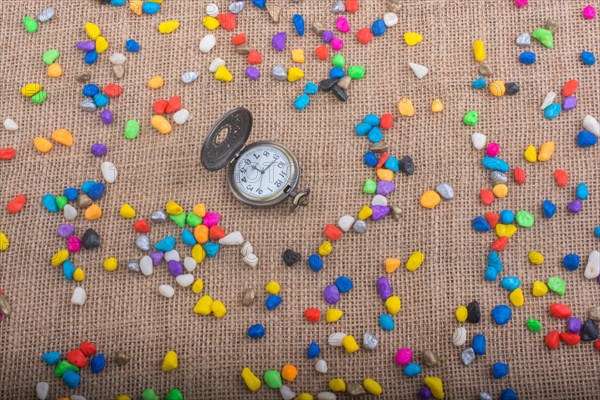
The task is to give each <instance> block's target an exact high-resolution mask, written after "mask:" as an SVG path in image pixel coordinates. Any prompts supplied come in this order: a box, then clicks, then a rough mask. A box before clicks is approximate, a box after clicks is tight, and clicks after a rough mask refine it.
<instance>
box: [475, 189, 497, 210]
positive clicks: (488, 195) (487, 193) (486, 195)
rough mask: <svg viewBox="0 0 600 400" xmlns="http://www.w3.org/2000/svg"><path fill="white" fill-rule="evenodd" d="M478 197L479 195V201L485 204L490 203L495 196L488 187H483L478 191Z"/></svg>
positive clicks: (488, 204)
mask: <svg viewBox="0 0 600 400" xmlns="http://www.w3.org/2000/svg"><path fill="white" fill-rule="evenodd" d="M479 197H481V201H482V202H483V204H485V205H486V206H490V205H492V203H493V202H494V198H495V197H494V192H492V191H491V190H490V189H483V190H482V191H481V192H479Z"/></svg>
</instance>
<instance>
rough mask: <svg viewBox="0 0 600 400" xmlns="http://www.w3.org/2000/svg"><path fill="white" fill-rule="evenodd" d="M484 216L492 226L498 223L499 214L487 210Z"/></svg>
mask: <svg viewBox="0 0 600 400" xmlns="http://www.w3.org/2000/svg"><path fill="white" fill-rule="evenodd" d="M484 217H485V220H486V221H487V222H488V224H490V226H491V227H492V228H495V227H496V225H497V224H498V221H500V215H498V214H496V213H495V212H491V211H488V212H486V213H485V215H484Z"/></svg>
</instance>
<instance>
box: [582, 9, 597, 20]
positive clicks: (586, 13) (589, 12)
mask: <svg viewBox="0 0 600 400" xmlns="http://www.w3.org/2000/svg"><path fill="white" fill-rule="evenodd" d="M583 18H585V19H594V18H596V8H595V7H594V6H587V7H586V8H584V9H583Z"/></svg>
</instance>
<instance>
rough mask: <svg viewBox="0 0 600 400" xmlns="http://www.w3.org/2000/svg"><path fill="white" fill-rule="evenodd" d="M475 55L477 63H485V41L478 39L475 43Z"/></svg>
mask: <svg viewBox="0 0 600 400" xmlns="http://www.w3.org/2000/svg"><path fill="white" fill-rule="evenodd" d="M473 55H475V61H477V62H484V61H485V46H484V44H483V40H480V39H477V40H476V41H475V42H474V43H473Z"/></svg>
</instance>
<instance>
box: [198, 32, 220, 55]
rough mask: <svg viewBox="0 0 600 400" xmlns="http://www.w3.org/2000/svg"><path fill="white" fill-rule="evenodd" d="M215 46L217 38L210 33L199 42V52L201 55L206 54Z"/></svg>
mask: <svg viewBox="0 0 600 400" xmlns="http://www.w3.org/2000/svg"><path fill="white" fill-rule="evenodd" d="M216 44H217V37H216V36H215V35H213V34H211V33H209V34H208V35H206V36H204V37H203V38H202V40H201V41H200V51H201V52H203V53H208V52H209V51H211V50H212V49H213V47H215V45H216Z"/></svg>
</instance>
